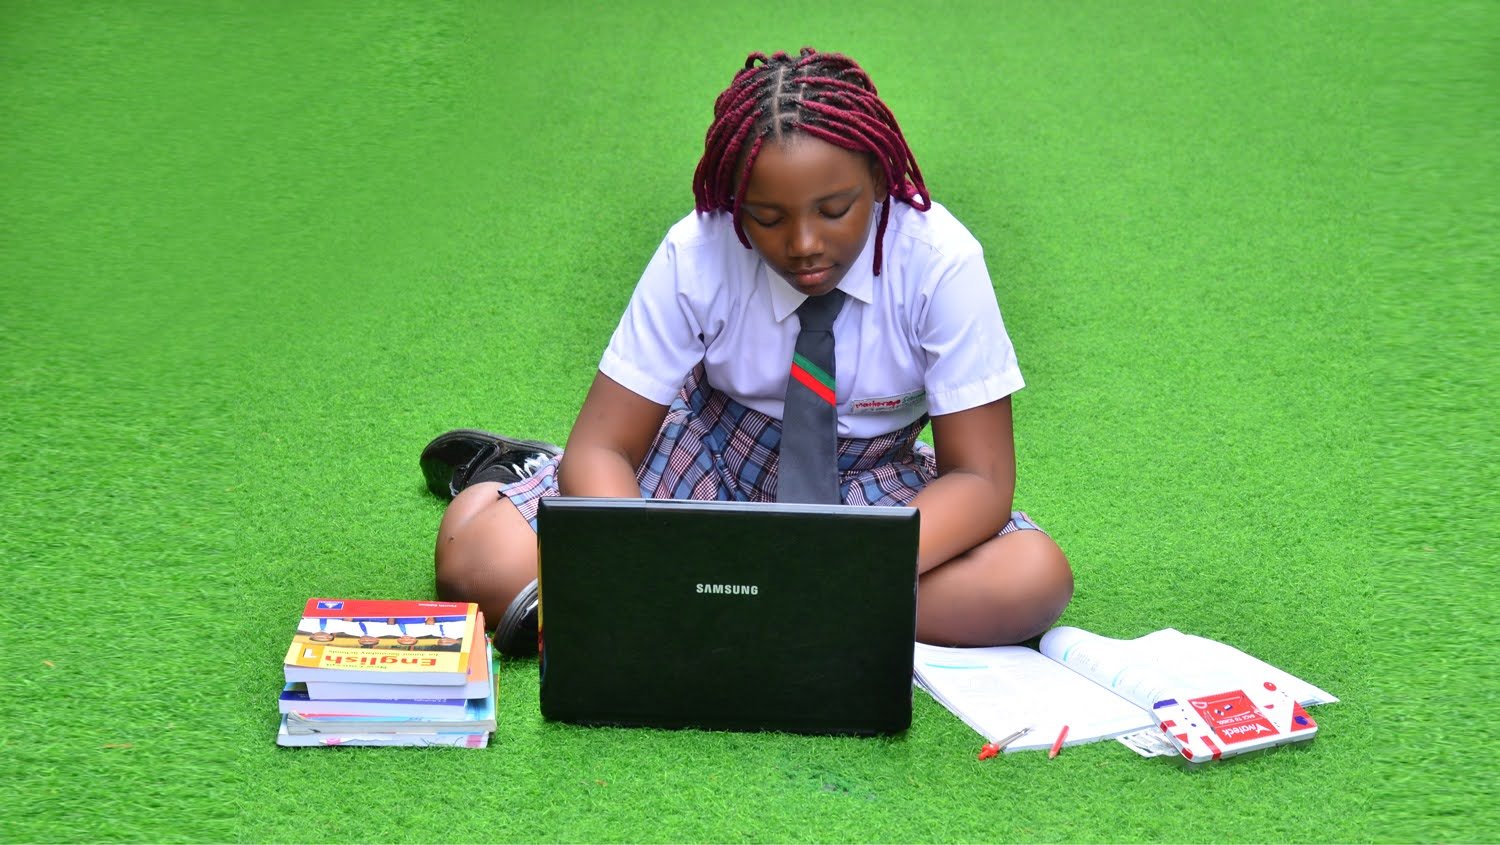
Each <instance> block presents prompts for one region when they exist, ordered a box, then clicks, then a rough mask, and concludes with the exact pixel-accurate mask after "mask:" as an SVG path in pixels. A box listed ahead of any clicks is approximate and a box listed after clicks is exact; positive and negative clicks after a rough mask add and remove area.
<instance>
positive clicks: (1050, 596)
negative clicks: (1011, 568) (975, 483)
mask: <svg viewBox="0 0 1500 845" xmlns="http://www.w3.org/2000/svg"><path fill="white" fill-rule="evenodd" d="M1021 533H1022V535H1023V536H1022V537H1019V538H1017V539H1019V540H1021V541H1022V542H1021V544H1020V546H1021V549H1020V551H1021V554H1020V555H1019V556H1018V557H1019V563H1020V566H1019V570H1020V571H1019V573H1018V574H1019V575H1021V584H1020V585H1019V586H1021V588H1022V590H1023V591H1024V592H1025V593H1027V594H1028V595H1027V597H1028V601H1027V602H1026V605H1028V606H1029V607H1031V608H1033V609H1034V616H1033V617H1032V625H1031V627H1032V628H1034V629H1035V630H1034V631H1033V632H1032V633H1031V634H1029V635H1028V637H1027V638H1029V637H1032V636H1036V635H1037V634H1041V633H1043V632H1045V631H1046V630H1047V629H1048V628H1051V627H1052V625H1053V624H1054V623H1056V622H1057V620H1058V619H1059V618H1060V617H1061V616H1062V614H1063V611H1064V610H1066V609H1067V607H1068V602H1070V601H1072V600H1073V567H1072V566H1071V565H1070V564H1069V563H1068V557H1067V555H1065V554H1063V550H1062V549H1061V548H1059V547H1058V545H1057V543H1056V541H1054V540H1053V539H1052V538H1051V537H1049V536H1047V535H1046V534H1043V533H1042V532H1040V531H1025V532H1021Z"/></svg>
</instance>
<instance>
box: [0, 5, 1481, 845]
mask: <svg viewBox="0 0 1500 845" xmlns="http://www.w3.org/2000/svg"><path fill="white" fill-rule="evenodd" d="M1497 32H1500V14H1497V7H1496V6H1495V5H1494V4H1491V3H1478V2H1467V3H1466V2H1444V3H1432V4H1421V3H1396V2H1382V3H1369V4H1358V5H1355V4H1343V3H1299V2H1259V3H1243V4H1236V3H1221V4H1202V3H1192V2H1162V1H1161V0H1152V1H1150V2H1147V1H1146V0H1143V2H1138V3H1132V4H1115V3H1107V2H1079V3H1068V4H1059V3H1045V2H1000V3H989V2H941V3H931V4H919V3H896V2H889V0H876V2H866V3H861V4H858V6H849V5H847V4H846V5H839V4H831V5H827V6H819V7H816V8H801V7H783V6H751V7H746V6H743V5H723V6H720V5H718V4H709V3H690V2H680V0H679V2H618V3H613V4H603V3H583V2H560V3H550V4H519V3H516V4H511V3H496V4H490V3H450V2H431V3H391V2H369V3H345V4H335V3H326V2H316V3H277V4H272V3H264V4H234V3H201V4H176V3H146V2H142V3H124V4H108V3H74V4H48V3H35V2H26V3H23V2H4V3H0V172H3V179H0V186H3V187H0V290H3V292H4V308H3V311H0V348H3V353H0V361H3V370H0V372H3V379H0V446H3V449H0V466H3V467H4V481H5V483H4V485H3V488H0V558H3V560H5V561H6V564H7V579H6V580H7V584H6V588H5V589H4V591H3V596H4V598H3V605H0V608H3V610H4V614H5V618H6V620H7V630H8V633H7V635H6V636H5V642H4V647H3V648H0V701H3V702H4V703H3V705H0V706H3V707H4V711H3V717H4V718H3V721H0V724H3V727H0V736H3V744H0V748H3V758H4V763H3V764H0V771H3V772H4V777H3V781H0V782H3V783H4V784H5V786H6V787H7V788H6V793H7V794H8V796H9V799H8V800H7V801H6V807H5V808H4V809H3V810H0V840H3V841H5V842H28V841H122V842H124V841H129V842H182V841H232V842H266V841H301V842H345V841H348V842H355V841H358V842H366V841H400V842H428V841H433V842H435V841H488V840H493V841H652V842H657V841H753V842H764V841H785V842H792V841H798V842H800V841H862V842H863V841H869V842H909V841H944V842H949V841H953V842H957V841H1080V842H1082V841H1088V842H1095V841H1122V842H1123V841H1132V842H1134V841H1153V842H1155V841H1165V842H1188V841H1215V842H1218V841H1225V842H1261V841H1307V842H1355V841H1381V842H1427V841H1448V842H1451V841H1495V840H1496V839H1497V838H1500V837H1497V823H1496V811H1495V804H1494V802H1493V794H1494V792H1495V788H1496V783H1495V780H1496V778H1495V767H1494V764H1493V758H1492V757H1491V756H1490V755H1492V754H1493V753H1494V752H1495V746H1496V743H1495V738H1494V729H1493V727H1492V725H1493V722H1492V721H1491V720H1489V719H1488V718H1487V717H1484V716H1483V712H1484V707H1485V706H1486V705H1487V704H1488V701H1489V700H1490V699H1492V698H1493V697H1494V695H1495V693H1496V689H1495V670H1494V659H1493V653H1494V644H1495V638H1494V634H1493V630H1492V625H1491V620H1492V619H1493V612H1492V611H1491V610H1486V608H1487V607H1490V604H1489V601H1490V598H1489V595H1490V594H1489V593H1488V590H1489V589H1490V588H1492V587H1493V584H1494V575H1493V572H1494V559H1495V552H1496V548H1495V535H1496V531H1495V516H1494V513H1495V504H1496V501H1495V488H1496V484H1495V482H1496V478H1495V465H1496V460H1495V459H1496V448H1495V435H1494V419H1495V402H1494V395H1495V390H1496V379H1495V355H1494V352H1493V334H1494V327H1495V325H1496V295H1495V293H1494V279H1495V277H1496V271H1497V269H1500V268H1497V264H1500V262H1497V254H1500V248H1497V246H1496V243H1497V238H1496V236H1497V225H1496V222H1497V217H1500V215H1497V211H1500V201H1497V199H1496V197H1497V196H1500V193H1497V190H1496V188H1497V184H1496V181H1497V180H1496V159H1497V155H1496V150H1500V137H1497V136H1500V132H1497V128H1496V127H1497V125H1496V122H1495V119H1494V115H1495V106H1496V94H1497V91H1500V84H1497V83H1500V71H1497V69H1500V65H1497V62H1496V56H1497V36H1496V33H1497ZM804 44H811V45H814V46H817V47H819V48H821V49H827V50H839V51H843V52H847V53H849V54H850V55H852V56H854V57H855V58H856V59H858V60H859V61H860V62H861V63H863V64H864V65H865V66H866V68H867V69H868V70H869V71H870V73H871V74H872V76H873V77H874V78H875V81H876V83H877V84H878V85H879V86H880V90H881V93H882V95H883V96H884V97H885V99H886V100H887V102H888V103H889V104H890V105H891V107H892V109H893V110H894V111H895V113H896V114H897V116H898V117H899V118H900V120H901V122H902V126H903V128H904V130H905V132H906V135H907V138H908V140H909V141H910V143H911V146H912V148H913V150H914V151H915V154H916V156H917V160H918V161H919V163H920V164H921V166H922V168H923V172H924V174H925V175H926V178H927V184H928V186H929V187H930V188H931V189H932V192H933V194H934V196H935V198H936V199H937V200H938V201H940V202H942V203H944V204H945V205H946V206H947V207H948V208H949V209H950V210H952V211H953V212H954V213H955V214H957V216H958V217H959V218H960V219H961V220H963V221H964V222H965V223H966V224H967V225H968V226H969V227H970V229H971V230H972V231H973V232H974V233H975V235H976V236H977V237H978V238H979V240H980V241H981V242H982V243H983V244H984V245H985V248H986V255H987V260H988V264H989V268H990V272H991V274H992V276H993V278H994V280H995V286H996V290H997V293H998V296H999V299H1000V302H1001V306H1002V308H1003V310H1004V314H1005V317H1006V321H1007V325H1008V327H1009V329H1010V332H1011V335H1012V338H1013V340H1014V341H1015V344H1016V347H1017V349H1018V352H1019V356H1020V361H1021V365H1022V369H1023V372H1024V373H1025V375H1026V378H1027V381H1028V386H1027V388H1026V389H1025V390H1023V391H1022V392H1021V393H1019V394H1018V395H1017V397H1016V399H1015V413H1016V419H1017V423H1016V425H1017V448H1018V456H1019V465H1020V481H1019V487H1018V494H1017V500H1018V503H1019V504H1020V505H1021V506H1024V507H1025V508H1027V509H1028V511H1030V512H1031V514H1032V515H1033V516H1034V517H1036V518H1037V519H1038V520H1039V521H1041V522H1042V524H1043V525H1045V526H1046V527H1047V528H1048V529H1049V530H1050V531H1051V532H1052V533H1053V535H1054V536H1055V537H1056V538H1057V539H1058V541H1059V543H1060V544H1061V545H1062V547H1063V548H1064V550H1065V551H1066V552H1067V553H1068V554H1069V556H1070V559H1071V561H1072V563H1073V565H1074V567H1075V570H1076V572H1077V579H1078V591H1077V594H1076V597H1075V599H1074V601H1073V604H1072V605H1071V606H1070V607H1069V609H1068V611H1067V613H1066V614H1065V615H1064V617H1063V620H1062V621H1063V622H1064V623H1066V624H1073V625H1079V626H1082V627H1085V628H1088V629H1090V630H1094V631H1096V632H1099V633H1102V634H1106V635H1109V636H1119V637H1129V636H1136V635H1139V634H1143V633H1146V632H1149V631H1152V630H1155V629H1158V628H1163V627H1175V628H1178V629H1180V630H1183V631H1187V632H1189V633H1196V634H1202V635H1205V636H1210V637H1214V638H1217V639H1221V640H1223V641H1225V642H1229V643H1231V644H1233V645H1236V646H1238V647H1240V648H1242V649H1244V650H1246V651H1249V652H1251V653H1252V654H1255V655H1257V656H1259V657H1261V658H1263V659H1265V660H1268V661H1270V662H1271V663H1274V664H1276V665H1278V666H1281V667H1283V668H1286V669H1288V670H1290V671H1292V672H1294V673H1296V674H1299V675H1301V676H1303V677H1306V678H1308V679H1309V680H1311V681H1313V682H1314V683H1317V684H1319V685H1321V686H1323V687H1325V688H1326V689H1328V690H1330V691H1332V692H1334V693H1335V694H1336V695H1338V696H1340V697H1341V698H1342V702H1341V703H1339V704H1335V705H1329V706H1327V707H1324V708H1319V709H1318V710H1317V711H1316V712H1315V715H1316V716H1317V718H1318V720H1319V722H1320V725H1321V732H1320V735H1319V737H1318V738H1317V739H1316V741H1314V742H1313V743H1311V744H1310V745H1309V746H1307V747H1298V748H1289V749H1283V750H1279V751H1277V752H1275V753H1271V754H1267V755H1264V756H1261V757H1257V758H1254V759H1249V760H1244V761H1233V762H1229V763H1225V764H1222V765H1212V766H1207V767H1203V768H1201V769H1199V770H1194V771H1185V770H1183V769H1182V768H1180V767H1179V766H1176V765H1174V764H1172V763H1169V762H1167V761H1166V760H1143V759H1140V758H1137V757H1136V756H1134V755H1133V754H1131V753H1130V752H1128V751H1127V750H1125V749H1124V748H1122V747H1120V746H1119V745H1117V744H1115V743H1100V744H1096V745H1089V746H1082V747H1077V748H1070V749H1068V750H1067V752H1065V754H1064V755H1062V756H1061V757H1059V758H1058V759H1057V760H1054V761H1051V762H1048V761H1047V760H1046V758H1045V756H1044V755H1039V754H1025V755H1009V756H1007V757H1004V758H1002V759H999V760H992V761H987V762H985V763H979V762H977V761H976V760H975V759H974V755H975V751H977V747H978V737H977V736H975V735H974V734H973V733H972V732H971V731H970V730H969V729H968V728H966V727H965V726H964V725H963V724H962V723H960V722H959V721H958V720H957V719H956V718H954V717H953V716H951V715H950V714H948V713H947V712H946V711H944V710H943V709H942V708H940V707H939V706H937V705H936V704H934V703H933V702H932V701H931V700H930V699H927V698H926V697H925V696H924V695H922V694H920V693H919V694H918V695H917V697H916V712H915V722H914V725H913V727H912V729H911V730H910V731H909V732H908V733H907V734H905V735H903V736H900V737H896V738H888V739H875V740H860V739H834V738H804V737H792V736H781V735H768V734H715V733H702V732H691V731H689V732H660V731H644V730H619V729H584V728H576V727H569V726H563V725H557V724H551V723H547V722H544V721H542V720H541V718H540V716H539V714H538V710H537V702H536V689H537V669H536V664H535V662H534V661H529V662H528V661H517V662H506V663H504V664H503V665H502V666H501V669H500V684H501V708H500V718H499V729H498V730H497V732H496V734H495V736H494V740H493V742H492V744H491V747H490V748H489V749H487V750H484V751H459V750H415V749H339V750H331V749H330V750H320V749H278V748H277V747H276V746H275V745H274V742H273V734H274V731H275V724H276V716H275V707H274V704H273V699H274V697H275V693H276V690H277V689H278V687H279V678H280V672H281V670H280V665H279V660H280V657H281V653H282V649H283V648H284V647H285V643H286V640H287V637H288V636H289V634H290V629H291V626H292V625H293V624H294V620H295V618H296V616H297V613H298V609H299V608H300V607H301V605H302V603H303V601H304V600H305V599H306V598H307V597H308V596H310V595H314V594H318V595H344V596H364V597H393V598H404V597H423V596H428V595H431V590H432V579H431V572H430V560H431V543H432V536H433V531H434V528H435V525H436V521H437V519H438V516H439V515H440V513H441V510H442V503H440V502H439V501H437V500H435V499H433V498H431V497H430V496H428V495H427V493H426V492H425V490H424V488H423V486H422V481H421V477H420V474H419V473H418V471H417V465H416V456H417V453H418V451H419V450H420V448H421V447H422V445H423V444H424V443H425V442H426V441H427V440H428V439H429V438H430V437H432V436H433V435H435V434H437V433H439V432H441V431H443V430H445V429H448V428H452V427H458V426H465V427H469V426H478V427H485V428H491V429H496V430H501V431H506V432H510V433H513V434H516V435H520V436H525V437H539V438H546V439H551V440H556V441H559V442H560V441H562V440H564V439H565V438H566V435H567V432H568V427H569V425H570V424H571V421H572V417H573V415H574V414H575V413H576V411H577V409H578V406H579V403H580V401H581V399H582V396H583V393H584V390H585V389H586V387H587V385H588V383H589V380H590V379H591V378H592V376H593V373H594V369H595V365H596V364H597V362H598V356H599V353H600V352H601V350H602V349H603V346H604V344H605V342H606V341H607V339H608V337H609V333H610V331H611V330H612V328H613V325H614V322H615V320H616V319H617V317H618V315H619V312H620V310H621V308H622V307H623V305H624V303H625V301H626V299H627V298H628V296H629V294H630V290H631V287H632V284H633V282H634V280H635V279H636V278H637V277H638V275H639V273H640V270H641V268H642V267H643V266H644V265H645V262H646V260H647V259H648V258H649V257H650V255H651V253H652V251H653V250H654V249H655V247H656V244H657V242H658V241H659V239H660V237H661V235H662V234H663V233H664V232H665V230H666V228H667V227H668V226H669V225H670V224H671V223H672V222H673V221H675V220H676V219H678V218H679V217H681V216H682V215H683V214H685V213H686V212H688V211H689V210H690V208H691V204H692V196H691V192H690V176H691V173H692V169H693V166H694V164H695V162H696V159H697V157H698V155H699V154H700V152H701V149H702V137H703V131H704V129H705V128H706V126H707V122H708V119H709V115H710V107H711V105H712V102H713V98H714V96H715V95H716V94H717V93H718V91H719V90H721V89H722V88H723V87H724V86H725V85H726V84H727V83H728V82H729V79H730V77H731V76H732V74H733V71H734V70H735V69H736V68H737V67H738V65H739V63H740V62H741V61H742V60H743V57H744V55H745V54H746V53H747V52H749V51H751V50H767V51H770V50H776V49H787V50H795V49H797V48H798V47H800V46H802V45H804ZM1486 420H1488V421H1489V422H1486ZM1486 761H1489V762H1486ZM1486 795H1490V796H1491V798H1489V799H1486V798H1485V797H1484V796H1486Z"/></svg>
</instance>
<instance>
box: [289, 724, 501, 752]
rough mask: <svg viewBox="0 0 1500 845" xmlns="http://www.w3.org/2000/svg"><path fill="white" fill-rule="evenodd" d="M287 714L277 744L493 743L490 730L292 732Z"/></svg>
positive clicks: (461, 745)
mask: <svg viewBox="0 0 1500 845" xmlns="http://www.w3.org/2000/svg"><path fill="white" fill-rule="evenodd" d="M286 720H287V717H286V716H282V717H281V727H280V728H279V729H278V730H277V732H276V744H277V745H282V746H287V747H292V748H296V747H318V746H340V745H351V746H363V745H370V746H444V745H446V746H454V747H458V748H485V747H487V746H488V745H489V743H490V735H489V733H487V732H478V733H466V732H463V731H443V732H432V733H368V734H360V733H351V734H342V735H335V734H292V733H289V732H288V731H287V726H286Z"/></svg>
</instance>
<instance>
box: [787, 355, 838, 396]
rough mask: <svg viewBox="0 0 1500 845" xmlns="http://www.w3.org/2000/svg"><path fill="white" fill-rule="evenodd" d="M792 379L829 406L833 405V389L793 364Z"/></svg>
mask: <svg viewBox="0 0 1500 845" xmlns="http://www.w3.org/2000/svg"><path fill="white" fill-rule="evenodd" d="M792 378H794V379H796V380H797V383H798V384H801V385H802V386H803V387H805V388H807V389H808V390H811V391H812V392H813V393H815V394H817V397H818V398H819V399H822V400H823V401H824V402H827V403H828V404H830V405H832V404H833V389H832V388H830V387H828V386H827V385H825V384H823V382H821V381H818V380H817V379H816V378H814V377H813V374H812V373H809V372H808V371H807V370H804V369H802V368H801V367H799V366H797V365H796V364H793V365H792Z"/></svg>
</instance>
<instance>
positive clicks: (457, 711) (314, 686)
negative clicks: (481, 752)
mask: <svg viewBox="0 0 1500 845" xmlns="http://www.w3.org/2000/svg"><path fill="white" fill-rule="evenodd" d="M493 660H494V653H493V649H492V647H491V645H490V644H489V642H488V641H487V640H486V639H485V636H484V615H483V614H481V613H480V612H479V606H478V605H476V604H473V603H466V602H441V601H391V600H367V599H327V598H312V599H308V601H307V605H306V607H304V608H303V611H302V620H301V621H300V622H299V623H298V624H297V632H296V634H295V635H294V636H293V637H292V644H291V647H290V648H288V649H287V652H286V660H285V670H286V686H285V687H284V688H283V689H282V691H281V703H280V707H281V714H282V715H281V727H280V729H279V730H278V731H277V734H276V743H277V744H278V745H291V746H317V745H448V746H458V747H462V748H484V747H485V746H486V745H488V744H489V738H490V734H491V733H492V732H494V730H495V699H496V685H495V679H494V673H493V672H492V671H491V663H492V662H493Z"/></svg>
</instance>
